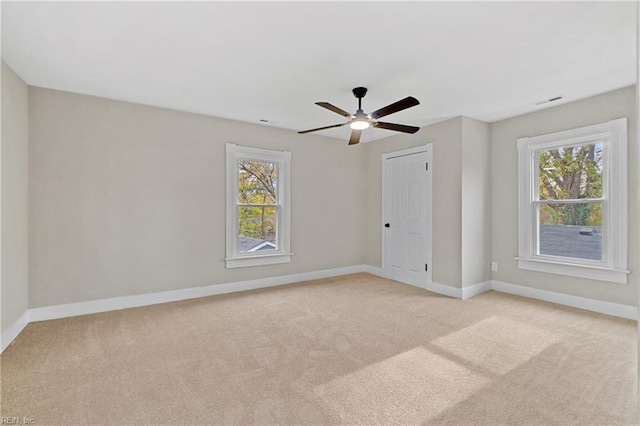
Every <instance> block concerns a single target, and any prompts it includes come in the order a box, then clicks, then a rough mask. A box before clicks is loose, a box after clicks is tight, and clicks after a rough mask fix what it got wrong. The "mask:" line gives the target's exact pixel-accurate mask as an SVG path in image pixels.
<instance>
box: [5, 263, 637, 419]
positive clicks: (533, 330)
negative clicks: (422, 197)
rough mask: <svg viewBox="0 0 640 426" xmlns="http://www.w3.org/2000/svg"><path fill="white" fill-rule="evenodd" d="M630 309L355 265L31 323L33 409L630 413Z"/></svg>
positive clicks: (316, 414)
mask: <svg viewBox="0 0 640 426" xmlns="http://www.w3.org/2000/svg"><path fill="white" fill-rule="evenodd" d="M636 359H637V357H636V330H635V322H632V321H628V320H622V319H618V318H613V317H608V316H605V315H598V314H594V313H589V312H586V311H581V310H577V309H571V308H564V307H560V306H557V305H553V304H550V303H544V302H538V301H534V300H531V299H524V298H519V297H515V296H509V295H505V294H500V293H495V292H489V293H485V294H482V295H480V296H477V297H475V298H473V299H470V300H466V301H460V300H455V299H450V298H447V297H442V296H438V295H435V294H433V293H429V292H425V291H424V290H421V289H418V288H414V287H410V286H406V285H403V284H399V283H396V282H393V281H389V280H385V279H382V278H378V277H374V276H371V275H367V274H354V275H347V276H344V277H337V278H331V279H325V280H319V281H313V282H309V283H304V284H297V285H290V286H285V287H278V288H271V289H265V290H258V291H251V292H244V293H236V294H230V295H225V296H214V297H209V298H204V299H198V300H191V301H184V302H176V303H170V304H164V305H156V306H149V307H144V308H136V309H128V310H123V311H117V312H109V313H103V314H95V315H87V316H82V317H76V318H67V319H60V320H55V321H47V322H40V323H33V324H29V325H28V326H27V328H26V329H25V330H24V331H23V332H22V334H20V336H19V337H18V338H17V339H16V341H15V342H14V343H13V344H12V345H11V346H10V347H9V348H8V349H7V350H6V351H5V353H4V354H3V355H2V357H1V363H2V364H1V369H2V371H1V380H2V407H1V414H2V416H20V417H25V416H26V417H29V418H32V419H34V420H35V422H36V423H35V424H37V425H43V424H65V425H67V424H83V425H88V424H229V425H231V424H252V423H258V424H265V425H275V424H318V425H328V424H367V425H368V424H384V425H389V424H403V425H405V424H406V425H422V424H455V425H500V424H513V425H526V424H532V425H568V424H576V425H588V424H593V425H614V424H637V423H638V417H637V413H638V409H637V401H638V396H637V389H636Z"/></svg>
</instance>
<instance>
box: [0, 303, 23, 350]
mask: <svg viewBox="0 0 640 426" xmlns="http://www.w3.org/2000/svg"><path fill="white" fill-rule="evenodd" d="M27 324H29V311H27V312H25V313H24V314H22V316H21V317H20V318H19V319H18V321H16V322H15V323H13V325H11V326H10V327H9V328H7V329H6V330H5V331H4V332H2V334H1V335H0V347H1V349H0V353H2V352H4V350H5V349H7V347H8V346H9V345H10V344H11V342H13V341H14V339H15V338H16V337H18V334H20V332H21V331H22V330H24V328H25V327H26V326H27Z"/></svg>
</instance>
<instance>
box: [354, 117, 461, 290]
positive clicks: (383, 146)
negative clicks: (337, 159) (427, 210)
mask: <svg viewBox="0 0 640 426" xmlns="http://www.w3.org/2000/svg"><path fill="white" fill-rule="evenodd" d="M461 139H462V118H461V117H458V118H453V119H450V120H446V121H441V122H439V123H436V124H432V125H430V126H426V127H423V128H421V129H420V131H419V132H418V133H416V134H415V135H397V136H392V137H389V138H386V139H383V140H379V141H375V142H372V143H368V144H365V146H366V150H365V155H366V176H367V182H369V184H368V185H367V200H366V202H367V204H366V208H365V211H366V212H367V221H366V224H367V246H366V261H367V264H369V265H372V266H381V262H382V260H381V251H382V247H381V244H382V207H381V205H382V188H381V186H382V185H381V183H382V159H381V155H382V153H386V152H393V151H399V150H402V149H405V148H409V147H412V146H418V145H424V144H426V143H429V142H433V281H436V282H438V283H441V284H447V285H450V286H453V287H460V285H461V282H462V263H461V256H462V254H461V238H462V228H461V221H462V204H461V200H462V198H461V197H462V191H461V184H462V180H461V179H462V175H461V165H462V164H461V161H460V157H461V147H462V145H461Z"/></svg>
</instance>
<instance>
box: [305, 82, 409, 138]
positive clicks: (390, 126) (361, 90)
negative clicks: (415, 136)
mask: <svg viewBox="0 0 640 426" xmlns="http://www.w3.org/2000/svg"><path fill="white" fill-rule="evenodd" d="M366 94H367V88H366V87H356V88H355V89H353V96H355V97H356V98H358V110H357V111H356V112H355V114H350V113H348V112H347V111H345V110H343V109H341V108H338V107H337V106H335V105H332V104H330V103H329V102H316V105H318V106H321V107H322V108H325V109H328V110H329V111H332V112H335V113H336V114H340V115H342V116H343V117H346V118H348V119H349V120H348V121H347V122H346V123H341V124H332V125H330V126H325V127H318V128H316V129H310V130H301V131H299V132H298V133H300V134H305V133H311V132H317V131H319V130H326V129H333V128H335V127H342V126H345V125H347V124H348V125H349V127H351V129H352V130H351V137H350V138H349V145H355V144H357V143H359V142H360V135H361V134H362V131H363V130H365V129H368V128H369V127H371V126H373V127H379V128H381V129H387V130H394V131H396V132H402V133H415V132H417V131H418V130H420V128H419V127H415V126H407V125H404V124H395V123H385V122H382V121H378V118H380V117H384V116H385V115H390V114H393V113H395V112H398V111H402V110H404V109H407V108H411V107H413V106H416V105H419V104H420V102H419V101H418V100H417V99H416V98H414V97H413V96H409V97H406V98H404V99H402V100H400V101H398V102H394V103H392V104H390V105H387V106H386V107H383V108H380V109H378V110H376V111H374V112H372V113H371V114H366V113H365V112H364V111H363V110H362V98H364V96H365V95H366Z"/></svg>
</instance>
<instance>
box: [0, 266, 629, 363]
mask: <svg viewBox="0 0 640 426" xmlns="http://www.w3.org/2000/svg"><path fill="white" fill-rule="evenodd" d="M358 272H367V273H369V274H372V275H376V276H379V277H385V274H384V270H383V269H382V268H380V267H377V266H371V265H354V266H346V267H342V268H333V269H325V270H321V271H313V272H305V273H300V274H291V275H283V276H279V277H270V278H262V279H257V280H249V281H237V282H232V283H226V284H215V285H210V286H206V287H194V288H186V289H180V290H171V291H163V292H158V293H148V294H140V295H135V296H123V297H114V298H110V299H100V300H91V301H87V302H79V303H69V304H65V305H55V306H47V307H43V308H33V309H29V310H28V311H27V312H25V314H24V315H23V316H22V317H21V318H20V319H19V320H18V321H16V323H15V324H13V325H12V326H10V327H9V328H8V329H7V330H6V331H5V332H3V333H2V335H1V336H0V342H1V346H2V348H1V349H2V350H1V351H0V353H1V352H2V351H4V350H5V349H6V348H7V346H9V344H11V342H12V341H13V340H14V339H15V338H16V337H17V336H18V334H20V332H21V331H22V330H23V329H24V327H25V326H26V325H27V324H28V323H29V322H36V321H45V320H51V319H57V318H66V317H73V316H78V315H86V314H94V313H99V312H107V311H117V310H121V309H128V308H136V307H140V306H149V305H155V304H159V303H167V302H176V301H180V300H186V299H195V298H198V297H206V296H214V295H217V294H226V293H235V292H239V291H246V290H254V289H259V288H266V287H274V286H279V285H286V284H293V283H299V282H304V281H310V280H317V279H322V278H329V277H335V276H339V275H347V274H354V273H358ZM406 284H410V285H414V286H417V287H420V288H423V289H425V290H428V291H432V292H434V293H438V294H442V295H444V296H449V297H453V298H456V299H463V300H464V299H469V298H471V297H474V296H477V295H478V294H480V293H484V292H485V291H489V290H494V291H499V292H503V293H510V294H515V295H518V296H524V297H530V298H533V299H538V300H544V301H547V302H552V303H557V304H560V305H566V306H572V307H575V308H581V309H586V310H590V311H594V312H598V313H602V314H607V315H613V316H617V317H622V318H627V319H632V320H637V318H638V308H636V307H635V306H627V305H621V304H618V303H612V302H604V301H600V300H594V299H588V298H585V297H578V296H571V295H568V294H562V293H555V292H553V291H547V290H539V289H535V288H531V287H524V286H519V285H515V284H509V283H505V282H501V281H485V282H482V283H478V284H474V285H472V286H469V287H464V288H457V287H452V286H448V285H445V284H440V283H437V282H427V283H424V284H422V285H417V284H415V283H406Z"/></svg>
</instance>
